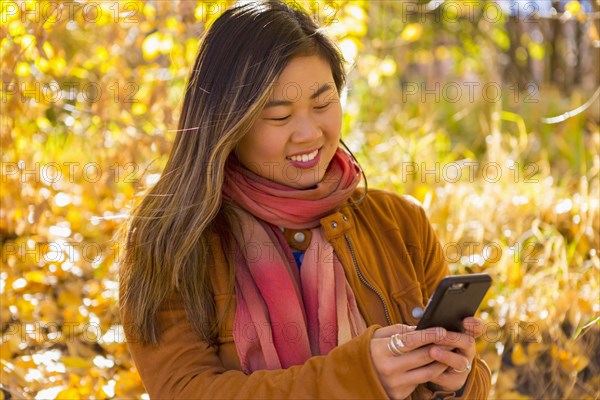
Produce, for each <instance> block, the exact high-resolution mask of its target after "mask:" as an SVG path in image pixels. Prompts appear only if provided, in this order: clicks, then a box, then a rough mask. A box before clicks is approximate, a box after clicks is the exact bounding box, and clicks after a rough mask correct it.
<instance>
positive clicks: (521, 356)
mask: <svg viewBox="0 0 600 400" xmlns="http://www.w3.org/2000/svg"><path fill="white" fill-rule="evenodd" d="M511 360H512V362H513V364H515V365H524V364H527V361H528V357H527V354H526V353H525V349H524V348H523V345H522V344H521V343H516V344H515V347H514V348H513V351H512V354H511Z"/></svg>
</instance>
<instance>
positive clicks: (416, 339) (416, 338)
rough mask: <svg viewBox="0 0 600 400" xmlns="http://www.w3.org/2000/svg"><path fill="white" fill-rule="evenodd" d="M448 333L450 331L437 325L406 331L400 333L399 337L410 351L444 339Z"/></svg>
mask: <svg viewBox="0 0 600 400" xmlns="http://www.w3.org/2000/svg"><path fill="white" fill-rule="evenodd" d="M446 334H448V331H446V330H445V329H444V328H440V327H436V328H428V329H423V330H418V331H417V330H413V331H410V332H405V333H402V334H400V335H399V338H400V339H401V340H402V343H403V344H404V349H405V350H406V351H410V350H413V349H417V348H419V347H423V346H425V345H428V344H433V343H438V342H440V341H443V340H444V337H445V336H446Z"/></svg>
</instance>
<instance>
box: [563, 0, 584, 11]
mask: <svg viewBox="0 0 600 400" xmlns="http://www.w3.org/2000/svg"><path fill="white" fill-rule="evenodd" d="M565 11H568V12H569V13H571V15H577V14H579V12H580V11H581V4H579V1H576V0H572V1H569V2H568V3H567V4H566V5H565Z"/></svg>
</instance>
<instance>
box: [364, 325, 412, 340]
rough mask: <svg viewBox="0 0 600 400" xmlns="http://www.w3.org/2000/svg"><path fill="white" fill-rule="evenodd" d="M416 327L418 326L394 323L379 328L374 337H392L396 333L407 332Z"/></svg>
mask: <svg viewBox="0 0 600 400" xmlns="http://www.w3.org/2000/svg"><path fill="white" fill-rule="evenodd" d="M415 328H416V326H411V325H404V324H394V325H390V326H384V327H383V328H379V329H377V330H376V331H375V332H374V333H373V337H374V338H383V337H390V336H392V335H394V334H396V333H405V332H410V331H414V330H415Z"/></svg>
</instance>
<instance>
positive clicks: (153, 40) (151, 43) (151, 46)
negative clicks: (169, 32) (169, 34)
mask: <svg viewBox="0 0 600 400" xmlns="http://www.w3.org/2000/svg"><path fill="white" fill-rule="evenodd" d="M160 43H161V35H160V33H158V32H155V33H152V34H150V35H148V36H146V38H145V39H144V41H143V42H142V54H143V55H144V59H145V60H148V61H152V60H154V59H155V58H156V57H158V55H159V54H160Z"/></svg>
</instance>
